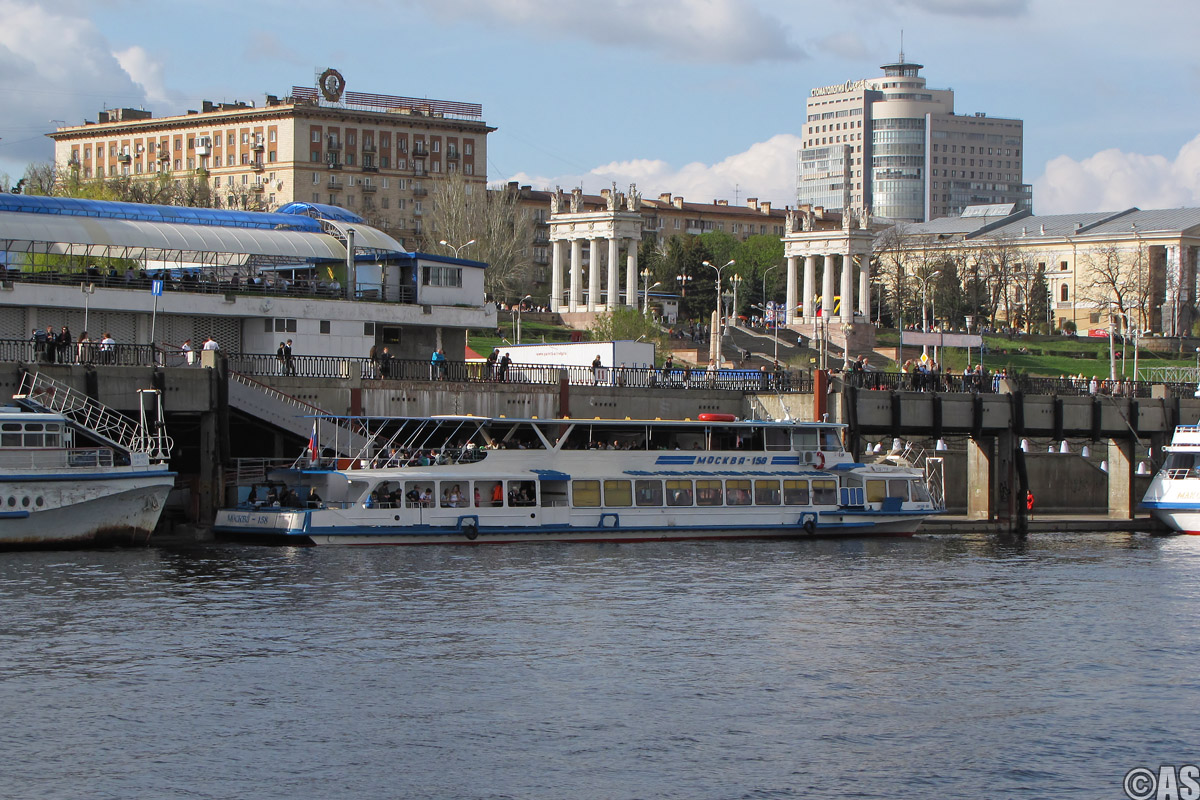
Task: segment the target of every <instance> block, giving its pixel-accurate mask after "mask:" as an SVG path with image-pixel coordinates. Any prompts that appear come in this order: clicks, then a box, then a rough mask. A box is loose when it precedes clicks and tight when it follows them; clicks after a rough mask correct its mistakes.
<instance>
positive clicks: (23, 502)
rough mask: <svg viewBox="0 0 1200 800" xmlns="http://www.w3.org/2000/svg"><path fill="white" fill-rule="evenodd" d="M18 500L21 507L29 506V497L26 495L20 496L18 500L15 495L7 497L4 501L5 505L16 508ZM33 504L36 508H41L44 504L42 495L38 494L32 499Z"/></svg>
mask: <svg viewBox="0 0 1200 800" xmlns="http://www.w3.org/2000/svg"><path fill="white" fill-rule="evenodd" d="M18 502H20V504H21V508H29V497H28V496H25V497H22V498H21V499H20V500H19V501H18V500H17V498H15V497H9V498H8V500H7V501H5V505H7V506H8V507H9V508H16V507H17V503H18ZM33 504H34V505H35V506H37V507H38V508H41V507H42V506H44V505H45V504H46V501H45V499H43V498H42V497H40V496H39V497H37V498H36V499H34V501H33Z"/></svg>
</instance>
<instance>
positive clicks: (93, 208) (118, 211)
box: [0, 194, 349, 233]
mask: <svg viewBox="0 0 1200 800" xmlns="http://www.w3.org/2000/svg"><path fill="white" fill-rule="evenodd" d="M0 211H15V212H20V213H25V214H57V215H60V216H69V217H101V218H106V219H126V220H135V221H138V222H171V223H176V224H182V225H213V226H217V227H225V228H261V229H265V230H277V229H283V230H293V231H311V232H313V233H320V232H321V223H319V222H317V221H316V220H315V219H312V218H310V217H305V216H298V215H296V214H280V213H273V214H272V213H265V212H262V211H232V210H225V209H216V208H191V207H187V206H160V205H152V204H150V203H122V202H118V201H116V200H82V199H79V198H75V197H42V196H39V195H28V194H0ZM347 213H349V212H347Z"/></svg>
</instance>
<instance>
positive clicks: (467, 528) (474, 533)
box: [462, 519, 479, 542]
mask: <svg viewBox="0 0 1200 800" xmlns="http://www.w3.org/2000/svg"><path fill="white" fill-rule="evenodd" d="M462 532H463V536H466V537H467V541H469V542H473V541H475V539H476V538H478V536H479V523H478V522H476V521H475V520H473V519H464V520H463V521H462Z"/></svg>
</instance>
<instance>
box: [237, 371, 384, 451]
mask: <svg viewBox="0 0 1200 800" xmlns="http://www.w3.org/2000/svg"><path fill="white" fill-rule="evenodd" d="M229 405H230V406H232V407H234V408H236V409H238V410H239V411H243V412H245V413H247V414H250V415H252V416H254V417H257V418H258V419H261V420H264V421H266V422H270V423H271V424H272V425H275V426H277V427H280V428H283V429H284V430H286V431H289V432H291V433H294V434H296V435H297V436H303V437H304V438H305V439H308V438H309V436H310V435H311V433H312V429H313V424H314V420H313V418H314V417H320V418H321V419H320V422H319V424H318V425H317V426H316V428H317V442H318V444H319V446H320V448H321V449H322V450H325V449H330V450H333V451H334V452H335V453H337V454H338V456H341V457H345V458H349V457H353V456H354V454H355V453H358V452H359V451H360V450H362V449H363V447H364V446H365V445H366V444H367V441H368V440H367V438H366V437H365V436H363V435H362V434H361V433H359V432H357V431H355V430H353V429H351V428H350V427H349V425H348V424H347V423H346V422H345V421H342V420H339V419H337V418H336V417H335V416H334V415H333V414H331V413H330V412H328V411H326V410H325V409H323V408H320V407H318V406H314V405H313V404H312V403H307V402H305V401H303V400H301V399H300V398H298V397H292V396H291V395H290V394H286V393H284V392H281V391H279V390H278V389H275V388H274V387H272V386H268V385H267V384H265V383H263V382H261V381H256V380H255V379H254V378H251V377H250V376H248V375H243V374H242V373H240V372H235V371H233V370H230V371H229Z"/></svg>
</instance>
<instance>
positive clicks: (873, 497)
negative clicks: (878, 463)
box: [867, 480, 888, 503]
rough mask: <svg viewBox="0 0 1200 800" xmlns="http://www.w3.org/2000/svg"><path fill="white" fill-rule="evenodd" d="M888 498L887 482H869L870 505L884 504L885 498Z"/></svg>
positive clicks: (868, 499)
mask: <svg viewBox="0 0 1200 800" xmlns="http://www.w3.org/2000/svg"><path fill="white" fill-rule="evenodd" d="M887 496H888V493H887V481H884V480H878V481H867V502H868V503H882V502H883V500H884V498H885V497H887Z"/></svg>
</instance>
